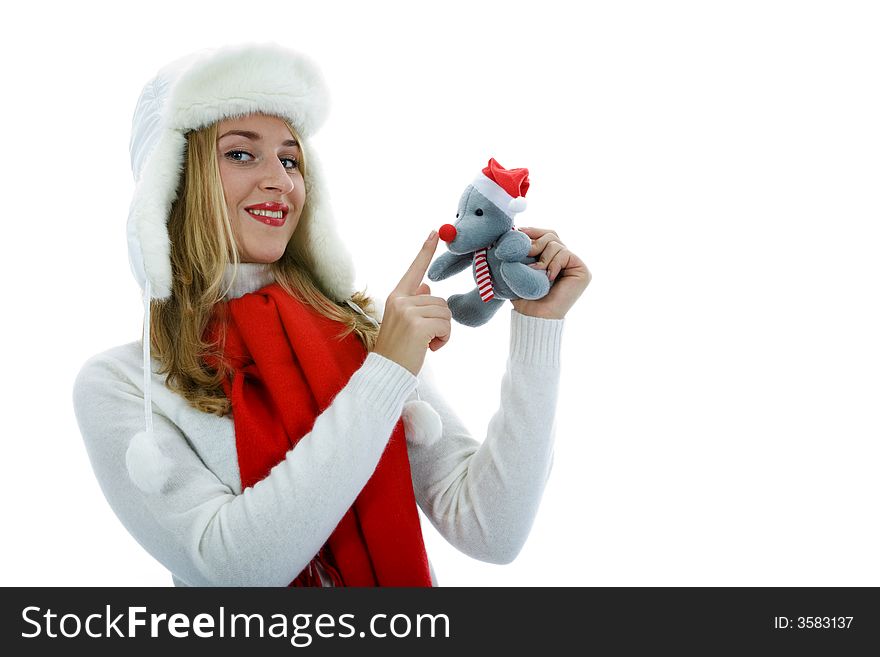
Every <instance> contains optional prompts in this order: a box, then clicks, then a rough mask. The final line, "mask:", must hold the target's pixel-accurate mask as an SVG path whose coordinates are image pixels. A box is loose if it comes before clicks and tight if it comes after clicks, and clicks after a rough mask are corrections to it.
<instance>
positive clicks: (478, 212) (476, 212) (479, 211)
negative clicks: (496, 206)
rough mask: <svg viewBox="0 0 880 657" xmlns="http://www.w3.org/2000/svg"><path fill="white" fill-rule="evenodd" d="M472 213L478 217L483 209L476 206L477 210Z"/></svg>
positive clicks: (481, 214)
mask: <svg viewBox="0 0 880 657" xmlns="http://www.w3.org/2000/svg"><path fill="white" fill-rule="evenodd" d="M474 214H475V215H477V216H478V217H482V216H483V211H482V210H481V209H480V208H477V210H476V211H475V212H474Z"/></svg>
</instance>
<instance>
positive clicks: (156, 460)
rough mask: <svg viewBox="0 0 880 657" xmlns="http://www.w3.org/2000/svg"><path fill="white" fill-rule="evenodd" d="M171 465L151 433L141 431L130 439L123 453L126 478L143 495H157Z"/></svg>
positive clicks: (166, 478)
mask: <svg viewBox="0 0 880 657" xmlns="http://www.w3.org/2000/svg"><path fill="white" fill-rule="evenodd" d="M172 465H173V463H172V461H171V459H169V458H168V457H167V456H165V454H163V453H162V450H161V449H160V448H159V445H158V444H157V443H156V440H155V438H154V436H153V434H152V433H150V432H147V431H141V432H139V433H137V434H135V436H134V437H133V438H132V439H131V442H130V443H129V445H128V451H127V452H125V467H126V468H128V476H129V478H130V479H131V480H132V481H133V482H134V485H135V486H137V487H138V488H139V489H141V491H143V492H144V493H158V492H159V491H161V490H162V486H164V485H165V482H166V481H168V476H169V474H170V473H171V466H172Z"/></svg>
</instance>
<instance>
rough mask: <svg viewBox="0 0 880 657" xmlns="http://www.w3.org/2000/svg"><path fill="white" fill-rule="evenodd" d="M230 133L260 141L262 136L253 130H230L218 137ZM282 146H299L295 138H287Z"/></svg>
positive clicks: (226, 135) (219, 138)
mask: <svg viewBox="0 0 880 657" xmlns="http://www.w3.org/2000/svg"><path fill="white" fill-rule="evenodd" d="M229 135H239V136H241V137H247V138H248V139H251V140H253V141H260V140H261V139H262V137H261V136H260V135H259V134H257V133H256V132H251V131H250V130H230V131H229V132H225V133H223V134H222V135H220V136H219V137H218V138H217V141H220V140H221V139H223V137H228V136H229ZM281 145H282V146H299V144H297V143H296V141H295V140H293V139H287V140H286V141H283V142H281Z"/></svg>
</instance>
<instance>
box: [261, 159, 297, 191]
mask: <svg viewBox="0 0 880 657" xmlns="http://www.w3.org/2000/svg"><path fill="white" fill-rule="evenodd" d="M266 166H267V171H266V172H265V173H264V175H263V180H262V181H261V185H260V186H261V187H262V188H263V189H274V190H278V191H279V192H281V193H282V194H289V193H290V192H291V191H293V180H292V179H291V177H290V174H289V173H288V171H287V169H285V168H284V165H283V164H282V163H281V160H275V162H274V163H271V162H270V163H267V165H266Z"/></svg>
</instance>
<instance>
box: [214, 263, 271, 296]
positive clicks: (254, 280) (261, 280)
mask: <svg viewBox="0 0 880 657" xmlns="http://www.w3.org/2000/svg"><path fill="white" fill-rule="evenodd" d="M233 274H235V280H233ZM274 281H275V276H274V275H273V274H272V270H271V269H270V265H268V264H264V263H261V262H242V263H240V264H239V265H238V272H237V273H235V265H233V264H228V265H226V271H224V272H223V289H224V290H225V289H226V287H227V286H228V285H229V284H230V283H232V286H231V287H230V288H229V292H227V294H226V296H225V297H223V298H224V299H226V300H232V299H237V298H238V297H241V296H244V295H245V294H248V293H250V292H256V291H257V290H259V289H261V288H263V287H266V286H267V285H269V284H270V283H273V282H274Z"/></svg>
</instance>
